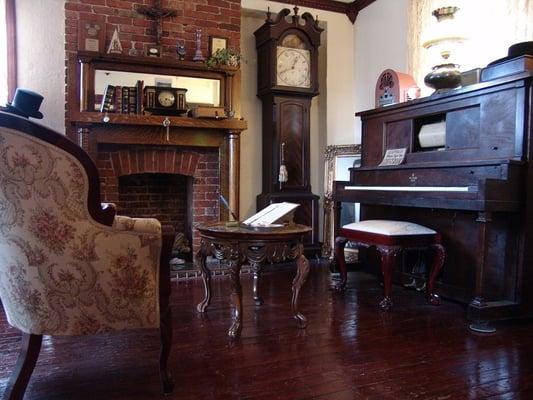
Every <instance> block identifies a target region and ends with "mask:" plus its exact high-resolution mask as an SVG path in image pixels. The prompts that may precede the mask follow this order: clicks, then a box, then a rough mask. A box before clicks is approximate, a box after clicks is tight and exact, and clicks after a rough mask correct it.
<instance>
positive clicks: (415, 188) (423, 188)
mask: <svg viewBox="0 0 533 400" xmlns="http://www.w3.org/2000/svg"><path fill="white" fill-rule="evenodd" d="M344 189H345V190H382V191H388V192H475V191H476V190H475V189H476V188H475V187H472V186H345V187H344Z"/></svg>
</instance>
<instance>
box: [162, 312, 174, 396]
mask: <svg viewBox="0 0 533 400" xmlns="http://www.w3.org/2000/svg"><path fill="white" fill-rule="evenodd" d="M160 330H161V352H160V354H159V375H160V377H161V386H162V387H163V393H164V394H170V393H172V391H173V390H174V379H173V378H172V374H171V372H170V370H169V368H168V357H169V356H170V349H171V347H172V313H171V311H170V307H168V308H167V310H166V312H165V313H164V315H161V327H160Z"/></svg>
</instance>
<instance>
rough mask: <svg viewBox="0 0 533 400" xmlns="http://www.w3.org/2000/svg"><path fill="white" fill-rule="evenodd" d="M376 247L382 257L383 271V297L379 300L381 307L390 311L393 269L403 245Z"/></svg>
mask: <svg viewBox="0 0 533 400" xmlns="http://www.w3.org/2000/svg"><path fill="white" fill-rule="evenodd" d="M376 248H377V250H378V251H379V254H380V257H381V272H382V274H383V299H382V300H381V301H380V302H379V308H381V309H382V310H384V311H390V310H391V309H392V271H393V270H394V266H395V265H396V257H397V256H398V254H399V252H400V250H401V247H399V246H376Z"/></svg>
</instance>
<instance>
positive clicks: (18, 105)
mask: <svg viewBox="0 0 533 400" xmlns="http://www.w3.org/2000/svg"><path fill="white" fill-rule="evenodd" d="M43 99H44V97H43V96H41V95H40V94H39V93H35V92H32V91H31V90H28V89H20V88H17V90H16V92H15V97H13V101H12V102H11V103H7V104H6V110H7V111H9V112H12V113H13V114H17V115H21V116H23V117H26V118H28V117H33V118H37V119H41V118H43V114H42V113H41V112H40V111H39V107H40V106H41V103H42V102H43Z"/></svg>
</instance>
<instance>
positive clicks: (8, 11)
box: [0, 0, 17, 105]
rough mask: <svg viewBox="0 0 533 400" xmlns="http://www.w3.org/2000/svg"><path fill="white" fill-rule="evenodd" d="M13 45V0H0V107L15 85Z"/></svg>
mask: <svg viewBox="0 0 533 400" xmlns="http://www.w3.org/2000/svg"><path fill="white" fill-rule="evenodd" d="M15 45H16V40H15V0H0V105H4V104H5V103H6V101H7V100H8V99H9V98H10V96H11V95H13V94H14V91H15V87H16V85H17V78H16V76H17V75H16V74H17V69H16V48H15Z"/></svg>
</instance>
